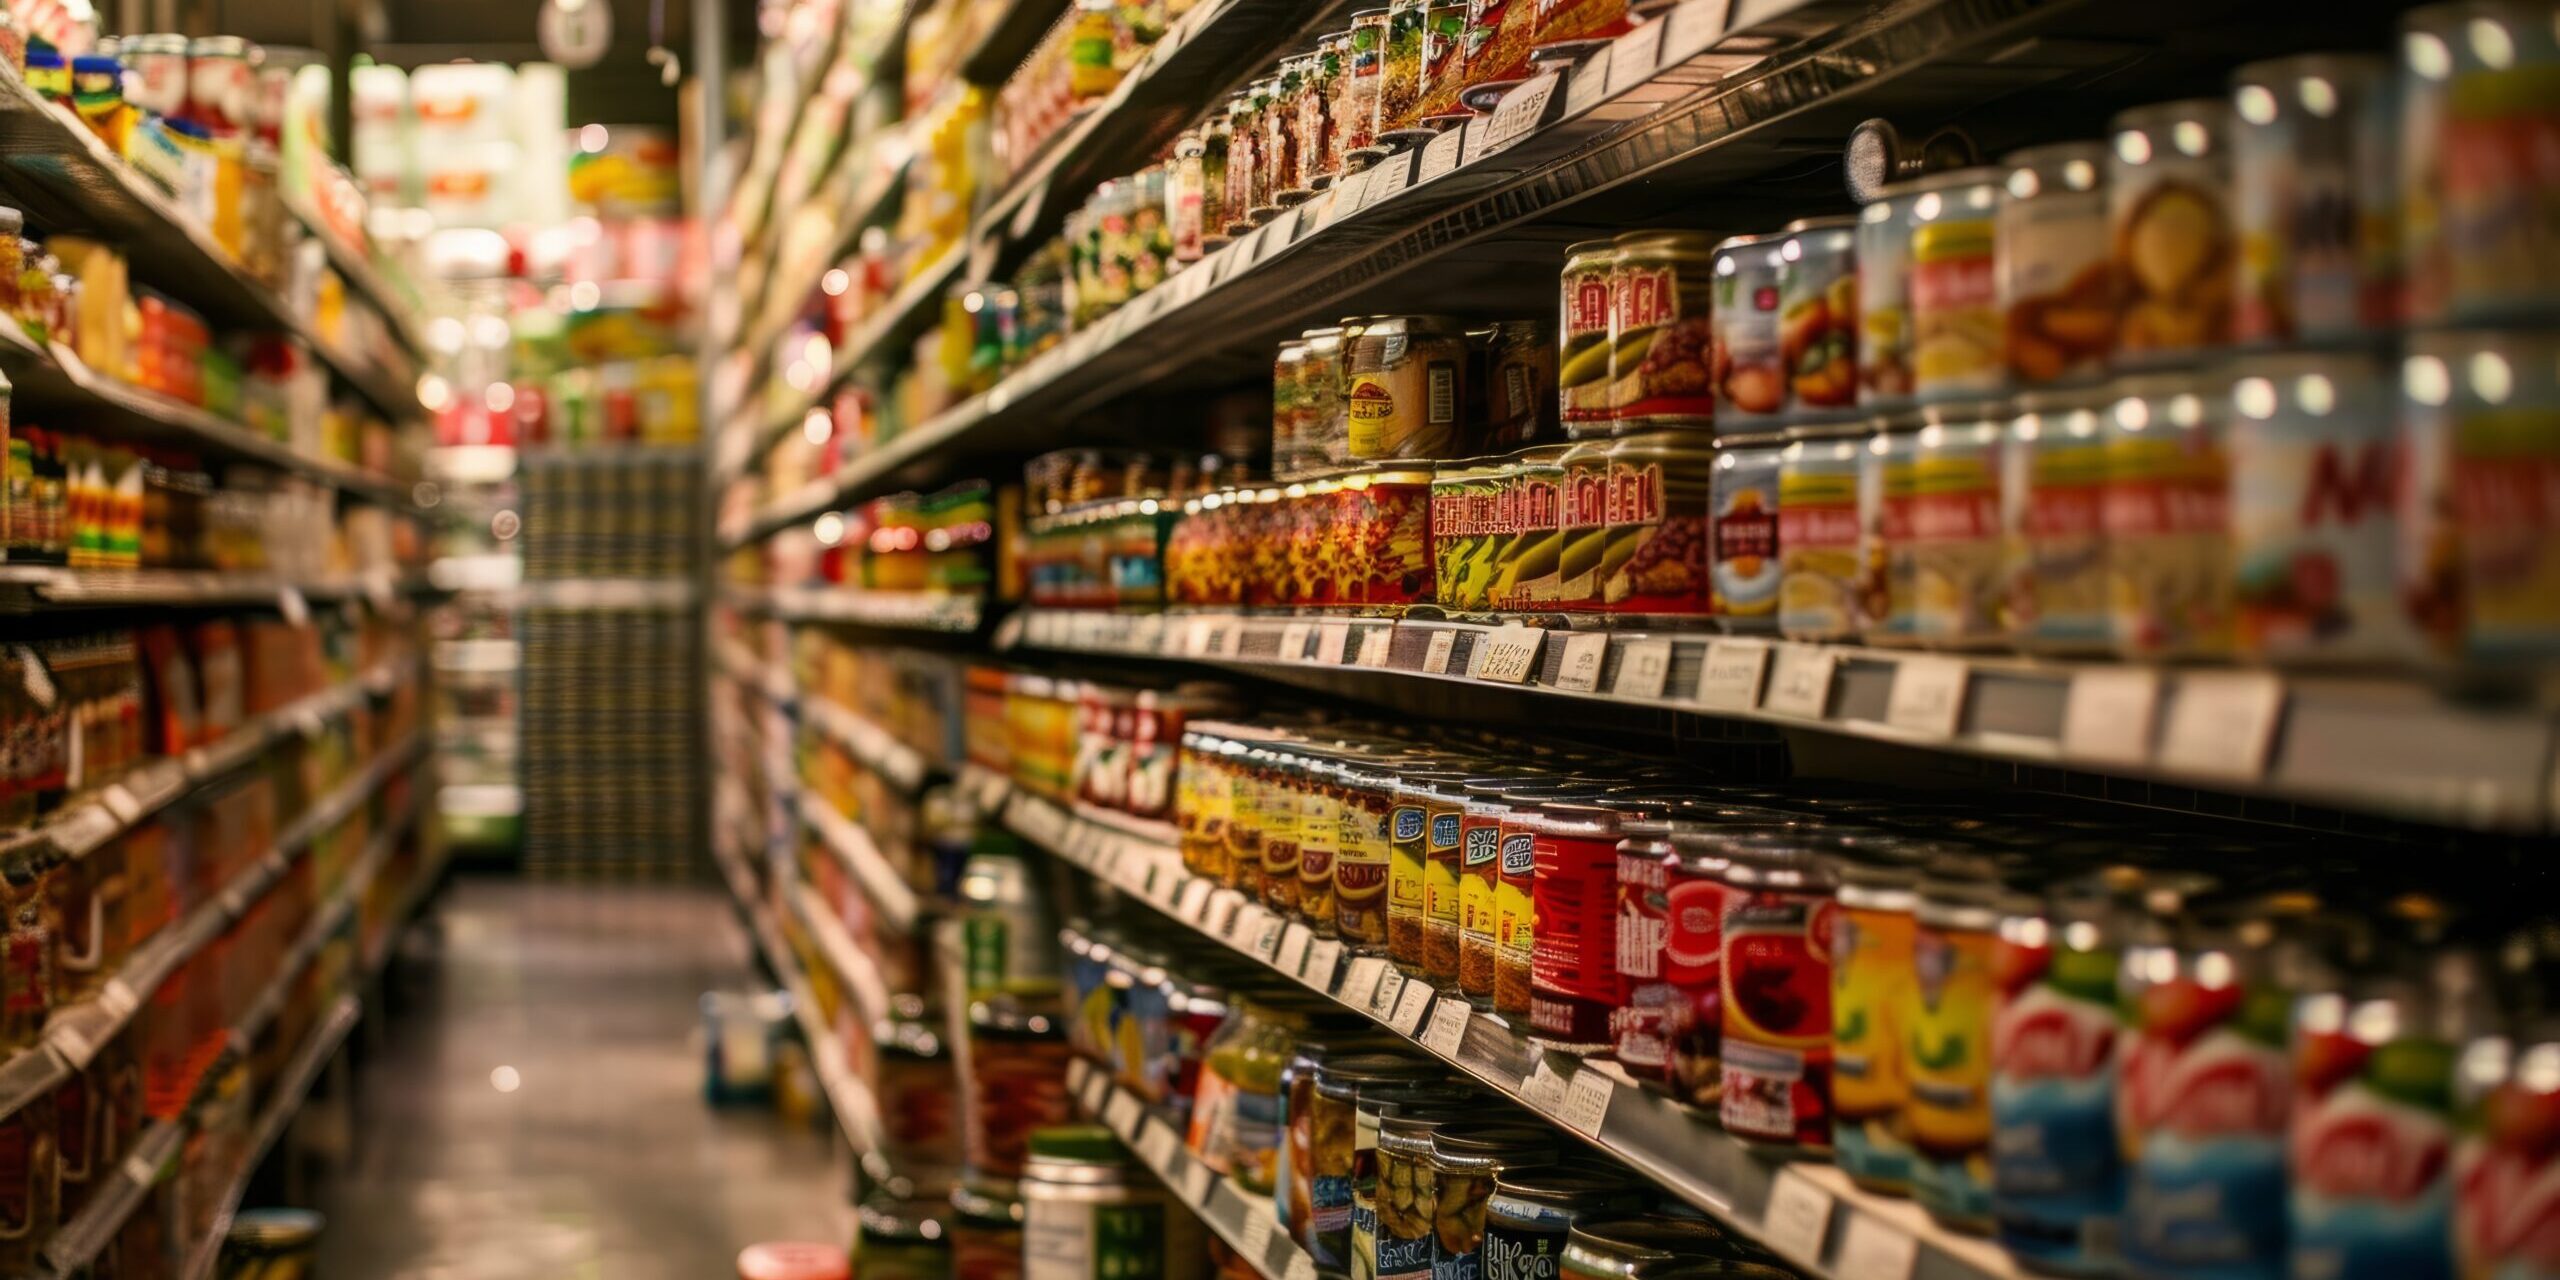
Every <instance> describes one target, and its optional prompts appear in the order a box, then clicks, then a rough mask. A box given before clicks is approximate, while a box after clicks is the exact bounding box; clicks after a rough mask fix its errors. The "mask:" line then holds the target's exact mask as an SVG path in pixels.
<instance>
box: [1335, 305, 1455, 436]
mask: <svg viewBox="0 0 2560 1280" xmlns="http://www.w3.org/2000/svg"><path fill="white" fill-rule="evenodd" d="M1348 347H1349V351H1348V355H1347V360H1346V367H1347V369H1348V371H1349V373H1350V390H1349V392H1348V393H1347V395H1348V398H1347V404H1348V408H1349V411H1350V412H1349V436H1350V439H1349V446H1350V456H1351V457H1352V458H1353V459H1355V460H1357V461H1363V462H1374V461H1378V460H1381V459H1388V458H1424V459H1430V458H1445V457H1448V456H1450V455H1451V454H1452V453H1453V452H1454V451H1455V450H1456V448H1457V445H1458V428H1459V425H1460V424H1461V423H1463V422H1465V421H1466V370H1467V340H1466V335H1465V332H1464V330H1462V329H1461V328H1460V327H1459V325H1458V322H1457V321H1455V320H1452V319H1449V318H1448V317H1446V316H1380V317H1377V318H1374V319H1371V320H1368V321H1366V322H1364V324H1363V325H1362V327H1361V328H1360V330H1359V332H1358V333H1357V334H1356V335H1354V336H1352V337H1351V338H1350V340H1349V343H1348Z"/></svg>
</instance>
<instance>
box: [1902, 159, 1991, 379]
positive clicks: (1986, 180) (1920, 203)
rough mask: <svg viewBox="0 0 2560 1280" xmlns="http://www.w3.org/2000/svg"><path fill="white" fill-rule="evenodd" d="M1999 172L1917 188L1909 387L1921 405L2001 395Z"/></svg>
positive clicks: (1959, 174)
mask: <svg viewBox="0 0 2560 1280" xmlns="http://www.w3.org/2000/svg"><path fill="white" fill-rule="evenodd" d="M2002 176H2003V175H2002V174H2001V173H2000V171H1999V170H1997V169H1990V168H1980V169H1958V170H1955V171H1953V172H1950V173H1941V174H1936V175H1933V176H1931V177H1927V178H1923V179H1921V180H1919V181H1917V182H1914V183H1912V184H1911V213H1910V221H1911V286H1910V290H1911V386H1912V391H1913V393H1914V394H1916V395H1918V396H1919V397H1920V398H1921V399H1923V400H1931V399H1943V398H1947V397H1961V396H1978V395H1982V394H1985V393H1987V392H1994V391H1998V390H1999V389H2000V388H2001V387H2002V386H2004V385H2006V384H2007V382H2008V377H2009V366H2008V355H2007V353H2006V351H2005V349H2004V346H2003V341H2002V336H2001V327H2002V323H2001V313H2000V282H1999V272H1998V262H1999V208H2000V192H2001V189H2002V183H2001V179H2002Z"/></svg>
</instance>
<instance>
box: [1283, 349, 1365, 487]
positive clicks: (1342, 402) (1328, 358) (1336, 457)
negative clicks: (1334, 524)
mask: <svg viewBox="0 0 2560 1280" xmlns="http://www.w3.org/2000/svg"><path fill="white" fill-rule="evenodd" d="M1300 341H1302V342H1304V343H1306V346H1307V353H1306V358H1305V359H1304V360H1303V361H1302V362H1301V363H1300V364H1299V365H1298V386H1297V396H1296V404H1297V413H1298V418H1297V422H1298V432H1297V450H1296V452H1295V455H1294V456H1295V458H1296V463H1297V467H1296V472H1297V474H1300V475H1303V474H1306V473H1308V472H1312V471H1320V470H1323V469H1324V468H1326V467H1339V466H1346V465H1348V464H1349V463H1350V462H1351V458H1352V453H1351V402H1350V394H1349V393H1350V387H1351V371H1350V365H1349V355H1348V352H1347V351H1346V349H1345V348H1346V347H1347V346H1348V345H1349V331H1348V330H1347V329H1346V328H1345V327H1344V326H1342V325H1328V326H1326V327H1324V328H1321V329H1309V330H1307V332H1306V333H1305V334H1304V335H1303V336H1302V337H1301V338H1300Z"/></svg>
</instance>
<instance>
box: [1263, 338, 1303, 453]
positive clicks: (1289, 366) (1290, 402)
mask: <svg viewBox="0 0 2560 1280" xmlns="http://www.w3.org/2000/svg"><path fill="white" fill-rule="evenodd" d="M1306 378H1307V342H1306V339H1304V338H1292V339H1290V340H1289V341H1286V342H1283V343H1281V344H1280V353H1279V355H1278V356H1276V357H1275V358H1274V359H1273V360H1272V362H1271V474H1272V475H1274V476H1277V477H1279V478H1280V479H1283V480H1292V479H1296V478H1297V477H1298V476H1301V475H1304V474H1305V473H1306V471H1307V470H1308V467H1307V465H1306V460H1305V458H1304V456H1303V454H1302V450H1304V449H1305V447H1306V445H1307V434H1308V432H1307V427H1308V422H1307V410H1308V408H1309V405H1308V388H1307V385H1306Z"/></svg>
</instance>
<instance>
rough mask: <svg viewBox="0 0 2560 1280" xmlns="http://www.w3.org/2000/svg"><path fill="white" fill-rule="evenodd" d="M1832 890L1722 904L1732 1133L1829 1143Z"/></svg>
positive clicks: (1752, 895)
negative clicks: (1829, 893)
mask: <svg viewBox="0 0 2560 1280" xmlns="http://www.w3.org/2000/svg"><path fill="white" fill-rule="evenodd" d="M1835 914H1836V913H1835V911H1834V909H1833V905H1832V902H1831V900H1830V899H1829V898H1826V897H1821V896H1818V895H1810V894H1794V893H1785V892H1776V891H1765V890H1764V891H1754V892H1741V891H1737V892H1735V893H1733V894H1731V895H1730V896H1729V897H1728V898H1727V899H1726V901H1725V905H1724V975H1723V976H1724V1007H1723V1015H1724V1040H1723V1055H1724V1095H1723V1117H1724V1126H1725V1129H1726V1131H1727V1132H1730V1133H1732V1134H1733V1135H1734V1136H1736V1137H1740V1138H1747V1139H1752V1140H1757V1141H1761V1142H1769V1143H1777V1144H1793V1145H1798V1146H1804V1147H1809V1148H1814V1149H1823V1148H1827V1147H1829V1146H1830V1145H1831V1114H1830V1097H1831V1036H1832V1029H1831V951H1832V939H1831V928H1832V921H1833V918H1834V915H1835Z"/></svg>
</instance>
